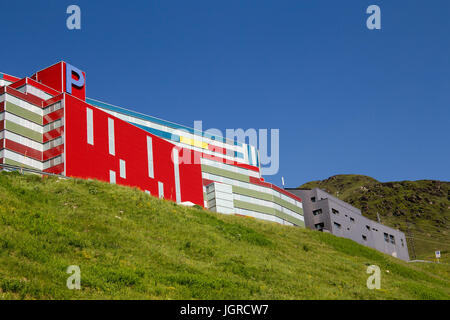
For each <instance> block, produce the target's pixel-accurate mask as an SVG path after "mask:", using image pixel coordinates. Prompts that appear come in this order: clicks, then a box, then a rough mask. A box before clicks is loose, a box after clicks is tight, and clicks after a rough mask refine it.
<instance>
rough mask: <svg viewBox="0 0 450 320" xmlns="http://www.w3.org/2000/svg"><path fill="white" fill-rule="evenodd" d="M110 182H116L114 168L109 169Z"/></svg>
mask: <svg viewBox="0 0 450 320" xmlns="http://www.w3.org/2000/svg"><path fill="white" fill-rule="evenodd" d="M109 183H112V184H115V183H116V172H115V171H113V170H109Z"/></svg>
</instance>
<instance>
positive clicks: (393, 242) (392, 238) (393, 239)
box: [389, 234, 395, 244]
mask: <svg viewBox="0 0 450 320" xmlns="http://www.w3.org/2000/svg"><path fill="white" fill-rule="evenodd" d="M389 239H391V243H392V244H395V238H394V236H393V235H392V234H390V235H389Z"/></svg>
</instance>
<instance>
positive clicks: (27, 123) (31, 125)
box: [4, 111, 44, 134]
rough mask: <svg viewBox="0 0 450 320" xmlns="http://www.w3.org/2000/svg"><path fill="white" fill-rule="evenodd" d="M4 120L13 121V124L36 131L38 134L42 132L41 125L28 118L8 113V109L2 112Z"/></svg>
mask: <svg viewBox="0 0 450 320" xmlns="http://www.w3.org/2000/svg"><path fill="white" fill-rule="evenodd" d="M4 120H7V121H11V122H14V123H15V124H18V125H19V126H22V127H25V128H28V129H30V130H33V131H36V132H37V133H40V134H42V133H43V130H44V129H43V127H42V126H41V125H38V124H36V123H34V122H31V121H29V120H26V119H24V118H21V117H18V116H16V115H14V114H12V113H9V112H8V111H6V112H4Z"/></svg>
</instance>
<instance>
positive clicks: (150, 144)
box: [147, 136, 155, 179]
mask: <svg viewBox="0 0 450 320" xmlns="http://www.w3.org/2000/svg"><path fill="white" fill-rule="evenodd" d="M147 159H148V161H147V163H148V176H149V177H150V178H152V179H154V178H155V173H154V166H153V139H152V137H149V136H147Z"/></svg>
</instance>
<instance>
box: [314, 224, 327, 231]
mask: <svg viewBox="0 0 450 320" xmlns="http://www.w3.org/2000/svg"><path fill="white" fill-rule="evenodd" d="M324 226H325V225H324V224H323V222H321V223H316V224H315V225H314V227H315V228H316V230H318V231H322V230H323V227H324Z"/></svg>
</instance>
